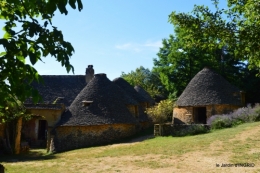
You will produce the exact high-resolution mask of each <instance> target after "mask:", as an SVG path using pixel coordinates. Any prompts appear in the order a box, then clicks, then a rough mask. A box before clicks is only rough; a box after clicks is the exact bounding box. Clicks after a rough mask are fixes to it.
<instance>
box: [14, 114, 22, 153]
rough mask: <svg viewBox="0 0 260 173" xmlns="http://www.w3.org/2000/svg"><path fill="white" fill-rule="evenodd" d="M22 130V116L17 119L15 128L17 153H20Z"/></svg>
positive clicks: (15, 149) (15, 148)
mask: <svg viewBox="0 0 260 173" xmlns="http://www.w3.org/2000/svg"><path fill="white" fill-rule="evenodd" d="M21 130H22V118H21V117H20V118H19V119H18V120H17V123H16V128H15V140H14V141H15V142H14V151H15V154H20V148H21Z"/></svg>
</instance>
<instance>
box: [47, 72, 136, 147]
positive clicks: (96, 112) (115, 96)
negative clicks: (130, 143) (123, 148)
mask: <svg viewBox="0 0 260 173" xmlns="http://www.w3.org/2000/svg"><path fill="white" fill-rule="evenodd" d="M126 103H129V104H130V103H133V104H134V103H135V101H134V100H131V98H129V97H128V96H125V95H124V93H123V91H122V90H121V89H120V88H119V87H118V86H117V85H115V84H114V83H112V82H111V81H110V80H109V79H108V78H107V77H106V74H96V75H95V76H94V78H93V79H92V80H91V81H90V82H89V83H88V85H87V86H86V87H85V88H84V89H83V90H82V91H81V92H80V93H79V94H78V96H77V97H76V98H75V100H74V101H73V102H72V104H71V105H70V107H69V108H68V109H67V110H66V111H65V113H64V114H63V115H62V117H61V120H60V122H59V123H58V125H57V127H56V128H55V129H54V130H53V131H52V135H53V136H52V140H51V144H50V145H49V146H50V147H49V148H50V151H66V150H71V149H76V148H82V147H88V146H94V145H101V144H107V143H110V142H112V141H115V140H119V139H122V138H125V137H128V136H131V135H133V134H134V133H135V132H136V125H137V123H138V122H137V120H136V119H135V117H134V116H133V115H132V114H131V112H130V111H129V110H128V109H127V107H126V106H125V105H126Z"/></svg>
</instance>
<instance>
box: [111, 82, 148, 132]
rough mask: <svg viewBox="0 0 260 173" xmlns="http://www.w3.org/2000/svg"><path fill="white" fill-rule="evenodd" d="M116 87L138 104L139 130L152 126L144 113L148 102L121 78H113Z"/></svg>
mask: <svg viewBox="0 0 260 173" xmlns="http://www.w3.org/2000/svg"><path fill="white" fill-rule="evenodd" d="M112 82H113V83H115V84H116V85H117V86H119V87H120V88H121V89H123V90H124V91H125V93H126V94H127V95H128V96H130V97H131V98H133V99H134V100H136V101H137V102H138V104H139V105H138V107H137V109H138V116H137V117H136V118H137V120H138V121H139V123H140V125H141V129H146V128H148V127H150V126H151V125H152V120H151V119H150V118H149V117H148V115H147V114H146V113H145V111H146V108H148V106H149V101H148V100H147V99H146V98H144V97H143V96H142V95H141V94H139V93H138V92H137V91H136V90H135V89H134V87H133V86H131V85H130V84H129V83H128V82H127V81H126V80H124V79H123V78H121V77H119V78H115V79H114V80H113V81H112Z"/></svg>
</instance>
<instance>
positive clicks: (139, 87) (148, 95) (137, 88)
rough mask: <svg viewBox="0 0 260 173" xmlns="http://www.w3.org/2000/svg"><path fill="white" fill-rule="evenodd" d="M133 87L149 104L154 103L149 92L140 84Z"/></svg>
mask: <svg viewBox="0 0 260 173" xmlns="http://www.w3.org/2000/svg"><path fill="white" fill-rule="evenodd" d="M134 89H135V90H136V91H137V92H138V93H139V94H140V95H141V96H143V97H144V98H145V99H146V101H147V102H149V103H150V104H151V105H154V104H155V101H154V99H153V98H152V97H151V96H150V94H149V93H148V92H147V91H145V90H144V89H143V88H142V87H141V86H135V87H134Z"/></svg>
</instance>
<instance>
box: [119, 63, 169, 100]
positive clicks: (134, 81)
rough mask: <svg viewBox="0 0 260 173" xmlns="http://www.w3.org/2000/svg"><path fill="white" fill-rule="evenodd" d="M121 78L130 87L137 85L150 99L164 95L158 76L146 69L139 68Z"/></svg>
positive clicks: (123, 74)
mask: <svg viewBox="0 0 260 173" xmlns="http://www.w3.org/2000/svg"><path fill="white" fill-rule="evenodd" d="M121 77H123V78H124V79H125V80H126V81H127V82H128V83H130V84H131V85H132V86H136V85H139V86H141V87H142V88H143V89H144V90H146V91H147V92H148V93H149V94H150V95H151V96H152V97H155V96H156V95H160V94H165V89H164V87H163V85H162V83H161V81H160V78H159V75H158V74H157V73H155V72H153V71H150V70H149V69H148V68H144V67H143V66H140V67H139V68H136V69H135V71H131V72H130V73H124V72H123V73H122V75H121Z"/></svg>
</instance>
